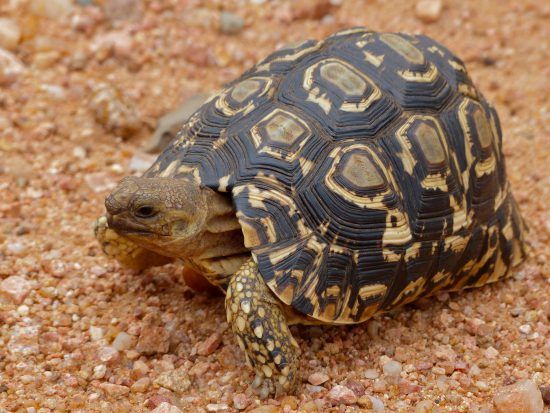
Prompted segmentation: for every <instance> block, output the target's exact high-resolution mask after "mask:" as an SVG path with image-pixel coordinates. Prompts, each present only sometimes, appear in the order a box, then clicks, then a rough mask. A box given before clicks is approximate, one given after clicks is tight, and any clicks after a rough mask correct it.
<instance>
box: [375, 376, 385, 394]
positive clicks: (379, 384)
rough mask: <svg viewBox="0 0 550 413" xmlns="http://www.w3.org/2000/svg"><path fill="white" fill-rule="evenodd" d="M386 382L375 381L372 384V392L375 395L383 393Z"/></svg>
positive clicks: (382, 380)
mask: <svg viewBox="0 0 550 413" xmlns="http://www.w3.org/2000/svg"><path fill="white" fill-rule="evenodd" d="M386 387H387V384H386V381H385V380H384V379H376V380H375V381H374V383H373V384H372V390H373V391H375V392H376V393H383V392H385V391H386Z"/></svg>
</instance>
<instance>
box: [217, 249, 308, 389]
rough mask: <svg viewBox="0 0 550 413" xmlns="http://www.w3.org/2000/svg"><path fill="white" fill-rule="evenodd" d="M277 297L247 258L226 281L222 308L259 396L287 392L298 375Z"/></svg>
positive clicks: (294, 350)
mask: <svg viewBox="0 0 550 413" xmlns="http://www.w3.org/2000/svg"><path fill="white" fill-rule="evenodd" d="M281 305H282V304H281V303H280V302H279V300H277V299H276V298H275V297H274V296H273V294H272V293H271V291H269V288H268V287H267V285H266V284H265V281H264V279H263V278H262V276H261V275H260V273H259V272H258V268H257V266H256V264H255V263H254V261H253V260H252V259H250V260H249V261H247V262H245V263H244V264H243V266H242V267H241V268H240V269H239V271H237V272H236V273H235V275H234V276H233V277H232V278H231V281H230V282H229V287H228V288H227V296H226V299H225V308H226V311H227V321H228V323H229V324H230V325H231V328H232V330H233V332H234V333H235V335H236V336H237V341H238V342H239V346H240V347H241V349H243V350H244V351H245V354H246V359H247V361H248V362H249V363H250V364H251V365H252V367H253V368H254V371H255V372H256V379H255V380H254V383H253V385H254V386H255V387H258V389H259V393H260V396H261V397H267V396H269V395H275V394H279V393H282V392H291V391H292V390H294V387H295V385H296V379H297V376H298V354H299V348H298V344H297V343H296V341H295V340H294V338H293V337H292V334H291V333H290V330H289V329H288V325H287V320H286V318H285V315H284V312H283V311H282V308H281Z"/></svg>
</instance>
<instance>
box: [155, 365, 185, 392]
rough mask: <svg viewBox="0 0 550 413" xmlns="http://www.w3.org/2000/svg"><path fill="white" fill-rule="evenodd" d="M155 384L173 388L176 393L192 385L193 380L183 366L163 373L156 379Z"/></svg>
mask: <svg viewBox="0 0 550 413" xmlns="http://www.w3.org/2000/svg"><path fill="white" fill-rule="evenodd" d="M155 384H158V385H159V386H162V387H165V388H167V389H169V390H172V391H173V392H175V393H179V394H181V393H183V392H185V391H186V390H188V389H189V387H191V380H189V376H188V374H187V371H185V369H184V368H183V367H180V368H178V369H176V370H171V371H167V372H164V373H162V374H161V375H160V376H158V377H157V379H156V380H155Z"/></svg>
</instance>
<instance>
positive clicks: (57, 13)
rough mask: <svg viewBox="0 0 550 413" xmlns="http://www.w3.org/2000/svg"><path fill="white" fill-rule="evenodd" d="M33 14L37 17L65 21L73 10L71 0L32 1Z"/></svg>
mask: <svg viewBox="0 0 550 413" xmlns="http://www.w3.org/2000/svg"><path fill="white" fill-rule="evenodd" d="M30 9H31V12H32V13H33V14H34V15H35V16H40V17H48V18H50V19H63V18H64V17H65V16H67V15H68V14H69V13H71V11H72V10H73V5H72V3H71V0H32V1H31V4H30Z"/></svg>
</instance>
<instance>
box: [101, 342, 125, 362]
mask: <svg viewBox="0 0 550 413" xmlns="http://www.w3.org/2000/svg"><path fill="white" fill-rule="evenodd" d="M97 358H98V359H99V360H100V361H102V362H103V363H108V364H114V363H116V362H117V361H118V360H119V359H120V354H119V352H118V350H117V349H116V348H114V347H111V346H105V347H101V348H99V349H98V350H97Z"/></svg>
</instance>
